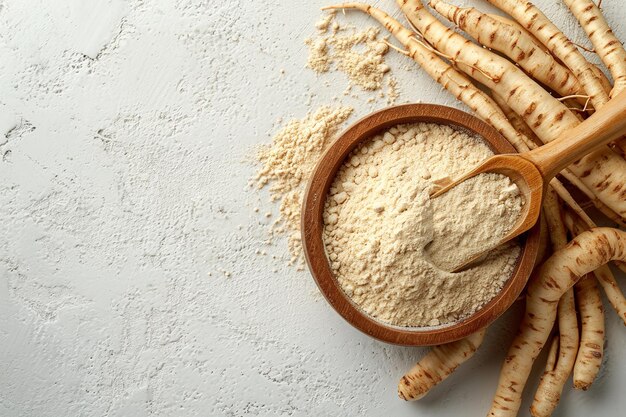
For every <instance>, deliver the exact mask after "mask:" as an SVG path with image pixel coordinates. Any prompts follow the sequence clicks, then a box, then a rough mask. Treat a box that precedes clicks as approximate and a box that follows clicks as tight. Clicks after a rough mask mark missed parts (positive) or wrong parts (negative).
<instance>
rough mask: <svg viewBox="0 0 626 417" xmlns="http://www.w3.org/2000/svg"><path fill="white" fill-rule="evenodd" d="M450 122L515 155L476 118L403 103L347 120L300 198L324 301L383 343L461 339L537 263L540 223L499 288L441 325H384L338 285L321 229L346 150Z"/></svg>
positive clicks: (503, 305)
mask: <svg viewBox="0 0 626 417" xmlns="http://www.w3.org/2000/svg"><path fill="white" fill-rule="evenodd" d="M419 122H423V123H437V124H446V125H452V126H453V127H455V128H456V129H461V130H466V131H469V132H470V133H473V134H475V135H478V136H479V137H481V138H482V139H484V141H485V142H486V143H487V145H488V146H489V147H490V148H491V150H492V151H493V152H494V153H517V151H516V150H515V148H514V147H513V145H511V144H510V143H509V141H507V140H506V139H505V138H504V137H503V136H502V135H500V133H499V132H498V131H497V130H496V129H495V128H493V127H491V126H490V125H488V124H487V123H485V122H483V121H482V120H480V119H478V118H477V117H475V116H473V115H471V114H469V113H466V112H464V111H462V110H458V109H455V108H452V107H448V106H442V105H438V104H425V103H418V104H402V105H397V106H392V107H387V108H384V109H382V110H378V111H376V112H373V113H370V114H368V115H367V116H365V117H363V118H361V119H359V120H357V121H356V122H354V123H353V124H351V125H350V126H349V127H348V128H347V129H346V130H344V131H343V133H342V134H341V135H340V136H339V137H338V138H337V139H336V140H335V141H334V142H333V143H332V144H331V145H330V146H329V147H328V149H327V150H326V151H325V152H324V154H323V156H322V158H321V159H320V160H319V161H318V163H317V165H316V167H315V169H314V171H313V175H312V176H311V178H310V180H309V182H308V185H307V188H306V191H305V194H304V198H303V202H302V212H301V233H302V247H303V251H304V255H305V259H306V262H307V264H308V267H309V270H310V271H311V275H313V278H314V280H315V282H316V284H317V286H318V288H319V289H320V291H321V293H322V294H323V295H324V298H325V299H326V301H328V303H329V304H330V305H331V306H332V307H333V308H334V309H335V311H337V312H338V313H339V314H340V315H341V316H342V317H343V318H344V319H345V320H346V321H347V322H348V323H350V324H351V325H352V326H353V327H355V328H357V329H358V330H360V331H362V332H363V333H365V334H367V335H369V336H371V337H374V338H375V339H378V340H381V341H383V342H387V343H391V344H396V345H404V346H429V345H436V344H442V343H449V342H453V341H455V340H459V339H462V338H464V337H466V336H469V335H470V334H472V333H474V332H476V331H478V330H480V329H482V328H484V327H486V326H488V325H489V324H491V323H492V322H493V321H494V320H496V319H497V318H498V317H500V316H501V315H502V314H503V313H504V312H505V311H506V310H507V309H508V308H509V307H510V306H511V305H512V304H513V303H514V302H515V300H516V299H517V298H518V297H519V295H520V294H521V293H522V291H523V289H524V287H525V285H526V283H527V281H528V279H529V277H530V275H531V273H532V270H533V268H534V266H535V261H536V259H537V256H538V253H539V246H540V222H539V221H537V223H536V224H535V226H533V228H531V229H530V230H529V231H528V232H526V233H525V234H523V235H522V236H521V237H520V240H521V242H520V244H521V248H522V251H521V253H520V255H519V256H518V259H517V263H516V265H515V269H514V271H513V273H512V274H511V276H510V277H509V279H508V280H507V281H506V282H505V283H504V285H503V287H502V289H501V290H500V291H499V292H498V294H497V295H496V296H494V297H493V298H492V299H491V300H490V301H489V302H488V303H487V304H485V305H484V306H483V307H482V308H480V309H479V310H477V311H476V312H475V313H473V314H472V315H471V316H468V317H467V318H465V319H463V320H461V321H459V322H457V323H454V324H452V325H449V326H445V327H413V328H412V327H400V326H394V325H391V324H385V323H383V322H382V321H378V320H376V319H375V318H373V317H371V316H369V315H368V314H367V313H365V312H364V311H362V310H361V309H360V308H359V307H358V306H357V305H356V304H355V303H354V302H353V301H352V300H351V299H350V298H349V297H348V295H347V294H346V293H345V292H344V291H343V290H342V289H341V287H340V285H339V282H338V281H337V279H335V276H334V274H333V273H332V271H331V268H330V265H329V263H328V258H327V256H326V251H325V247H324V242H323V237H322V231H323V226H324V224H323V219H322V215H323V211H324V203H325V200H326V195H327V194H328V191H329V189H330V186H331V184H332V182H333V180H334V178H335V175H336V173H337V171H338V170H339V168H340V167H341V165H342V164H343V162H344V160H345V158H346V157H347V156H348V154H349V153H350V152H351V151H352V150H353V149H354V148H356V147H357V146H358V145H359V144H360V143H362V142H363V141H365V140H368V139H371V138H372V137H373V136H374V135H375V134H377V133H378V132H380V131H382V130H384V129H388V128H391V127H392V126H395V125H399V124H404V123H419Z"/></svg>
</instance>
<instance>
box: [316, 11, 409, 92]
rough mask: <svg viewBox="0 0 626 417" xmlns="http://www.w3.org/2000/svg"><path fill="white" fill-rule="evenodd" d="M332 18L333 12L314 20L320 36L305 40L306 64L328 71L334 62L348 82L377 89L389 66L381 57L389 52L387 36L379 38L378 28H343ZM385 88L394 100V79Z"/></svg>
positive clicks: (380, 85)
mask: <svg viewBox="0 0 626 417" xmlns="http://www.w3.org/2000/svg"><path fill="white" fill-rule="evenodd" d="M334 17H335V14H334V13H332V14H329V15H328V16H325V17H324V18H323V19H322V20H320V21H319V22H317V23H316V25H315V26H316V27H317V28H318V30H319V31H320V32H321V34H320V36H318V37H316V38H314V39H312V38H311V39H307V40H305V43H306V45H307V46H308V47H309V58H308V61H307V66H308V67H309V68H311V69H312V70H314V71H316V72H318V73H323V72H328V71H330V70H331V68H332V66H333V64H335V66H336V69H338V70H339V71H342V72H344V73H345V74H346V75H347V76H348V78H349V79H350V83H351V85H358V86H360V87H361V88H362V89H364V90H368V91H374V90H380V89H381V88H382V87H383V79H384V78H385V74H386V73H388V72H389V69H390V68H389V66H388V65H387V64H386V63H385V60H384V56H385V55H386V54H387V52H389V46H388V44H387V43H386V41H387V38H381V37H380V29H379V28H376V27H369V28H367V29H365V30H362V31H356V30H355V29H349V28H345V27H342V26H341V25H339V23H338V22H336V21H334V20H333V19H334ZM329 27H332V32H331V33H328V28H329ZM389 78H391V76H389ZM388 87H389V89H390V93H391V95H390V96H389V97H390V98H389V99H390V100H395V99H396V98H397V94H398V93H397V91H396V90H395V80H394V84H393V85H391V84H389V83H388ZM391 97H393V98H391Z"/></svg>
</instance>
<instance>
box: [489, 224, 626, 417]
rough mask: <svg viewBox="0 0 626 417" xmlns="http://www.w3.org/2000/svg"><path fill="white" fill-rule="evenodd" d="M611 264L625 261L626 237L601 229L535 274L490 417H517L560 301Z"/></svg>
mask: <svg viewBox="0 0 626 417" xmlns="http://www.w3.org/2000/svg"><path fill="white" fill-rule="evenodd" d="M612 260H621V261H624V260H626V232H623V231H621V230H618V229H612V228H605V227H599V228H596V229H592V230H589V231H586V232H584V233H582V234H580V235H578V236H577V237H576V238H574V239H573V240H572V241H571V242H570V243H569V244H568V245H567V246H565V247H564V248H563V249H561V250H560V251H558V252H556V253H555V254H554V255H552V256H551V257H550V258H549V259H548V260H547V261H546V262H545V263H544V264H543V266H542V267H541V268H540V270H539V272H538V273H537V274H535V275H534V276H533V277H532V278H531V280H530V282H529V284H528V287H527V288H528V290H527V295H526V312H525V315H524V318H523V320H522V324H521V326H520V330H519V333H518V334H517V336H516V337H515V339H514V340H513V343H512V345H511V347H510V348H509V353H508V355H507V358H506V360H505V362H504V365H503V367H502V370H501V372H500V380H499V382H498V389H497V391H496V394H495V396H494V399H493V404H492V406H491V410H490V412H489V416H498V417H503V416H516V415H517V412H518V410H519V407H520V404H521V397H522V391H523V389H524V385H525V383H526V380H527V379H528V375H529V374H530V370H531V368H532V365H533V362H534V361H535V359H536V358H537V355H538V354H539V352H540V351H541V349H542V347H543V346H544V344H545V343H546V341H547V339H548V337H549V336H550V331H551V329H552V325H553V324H554V321H555V318H556V313H557V307H558V303H559V300H560V299H561V297H562V296H563V294H565V292H566V291H567V290H568V289H570V288H571V287H572V286H573V285H574V284H575V283H576V282H577V281H578V280H579V279H580V277H582V276H584V275H586V274H588V273H590V272H592V271H594V270H595V269H597V268H598V267H600V266H601V265H604V264H606V263H607V262H609V261H612Z"/></svg>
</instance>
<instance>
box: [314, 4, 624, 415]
mask: <svg viewBox="0 0 626 417" xmlns="http://www.w3.org/2000/svg"><path fill="white" fill-rule="evenodd" d="M488 1H489V2H490V3H491V4H493V5H494V6H496V7H497V8H499V9H500V10H501V11H503V12H504V13H505V14H507V15H508V16H509V17H502V16H499V15H491V14H487V13H483V12H481V11H479V10H477V9H475V8H471V7H470V8H461V7H457V6H455V5H452V4H449V3H446V2H444V1H441V0H430V2H429V4H428V5H429V6H430V7H431V8H432V9H434V10H435V11H436V13H438V14H439V15H440V18H442V19H446V20H448V21H450V22H452V24H453V25H454V26H456V28H457V29H460V30H462V31H464V32H465V33H466V34H467V35H468V38H470V39H472V40H470V39H468V38H466V37H464V36H462V35H461V34H460V33H459V32H458V31H456V30H454V29H452V28H450V27H449V26H448V25H446V24H444V23H443V22H442V20H440V18H438V17H436V16H435V15H434V14H433V12H431V11H430V9H428V8H427V7H426V5H425V4H424V3H423V2H422V1H421V0H397V4H398V6H399V7H400V9H401V10H402V12H403V13H404V16H405V17H406V19H407V21H408V23H409V25H410V29H409V28H408V27H407V26H405V25H403V24H402V23H400V22H399V21H397V20H396V19H394V18H392V17H391V16H390V15H388V14H387V13H385V12H384V11H382V10H380V9H377V8H374V7H371V6H369V5H367V4H363V3H345V4H338V5H333V6H328V7H326V8H325V9H344V10H350V9H354V10H359V11H361V12H364V13H367V14H369V15H370V16H371V17H372V18H374V19H376V20H377V21H378V22H380V23H381V24H382V25H383V26H384V27H385V28H386V29H387V30H388V31H389V32H390V33H391V34H392V35H393V37H395V39H396V40H397V41H398V42H399V44H400V46H394V49H396V50H397V51H398V52H400V53H402V54H404V55H406V56H407V57H408V58H410V59H412V60H413V61H415V62H416V63H417V64H418V65H419V66H420V67H421V68H422V69H423V70H424V71H426V72H427V73H428V74H429V75H430V76H431V77H432V78H433V79H434V80H435V81H436V82H438V83H439V84H441V85H442V86H443V87H444V88H445V89H446V90H448V91H449V92H450V93H452V94H453V95H454V96H455V97H456V98H457V99H458V100H459V101H461V102H463V103H464V104H466V105H467V106H468V107H470V108H471V109H472V110H473V111H474V112H475V113H476V115H477V116H478V117H480V118H481V119H483V120H484V121H486V122H487V123H489V124H490V125H492V126H493V127H494V128H496V129H497V130H498V131H499V132H500V133H501V134H502V135H503V136H504V137H505V138H507V139H508V140H509V141H510V142H511V143H512V144H513V145H514V146H515V147H516V148H517V150H518V151H519V152H525V151H528V150H530V149H534V148H536V147H538V146H541V145H542V144H545V143H547V142H549V141H552V140H554V139H555V138H557V137H559V136H560V135H561V134H563V133H564V132H566V131H567V130H568V129H571V128H573V127H575V126H576V125H578V124H579V123H581V121H583V120H584V119H585V118H587V117H589V116H590V115H591V114H593V112H594V111H595V110H596V109H600V108H602V106H605V105H610V102H611V98H612V97H615V96H617V95H618V94H622V93H623V94H626V92H623V90H626V51H625V50H624V47H623V46H622V43H621V42H620V41H619V39H617V38H616V36H615V35H614V34H613V32H612V30H611V28H610V26H609V24H608V23H607V20H606V19H605V17H604V16H603V14H602V10H601V5H600V4H596V3H594V2H592V0H562V1H563V2H564V3H565V4H566V5H567V7H568V8H569V9H570V11H571V12H572V14H573V15H574V16H575V17H576V19H577V20H578V22H579V23H580V25H581V26H582V28H583V29H584V30H585V32H586V33H587V35H588V37H589V40H590V41H591V44H592V45H593V50H592V52H594V53H595V54H597V56H598V57H599V58H600V59H601V61H602V62H603V64H604V65H605V66H606V69H607V70H608V72H609V73H610V75H611V78H612V82H611V81H610V80H609V79H608V78H607V77H606V76H605V75H604V73H603V72H602V71H601V70H600V69H599V68H598V67H597V66H596V65H594V64H593V63H591V62H589V61H588V60H587V59H586V58H585V56H584V55H583V54H582V53H581V51H580V49H582V47H581V46H579V45H576V44H575V43H573V42H572V41H571V40H570V39H568V38H567V37H566V36H565V35H564V34H563V33H562V32H561V31H560V29H559V28H558V27H557V26H556V25H554V24H553V23H552V22H551V21H550V20H549V19H548V18H547V17H546V16H545V15H544V14H543V13H542V11H541V10H539V9H538V8H537V7H536V6H534V5H533V4H532V3H530V2H528V1H525V0H488ZM625 135H626V132H625ZM625 155H626V138H621V139H619V140H617V141H615V142H614V143H612V144H610V145H609V146H605V147H603V148H602V149H599V150H597V151H595V152H593V153H591V154H589V155H587V156H585V157H584V158H582V159H580V160H579V161H576V162H575V163H573V164H572V165H570V166H569V167H567V168H566V169H565V170H563V171H562V172H561V173H560V174H559V175H558V176H557V178H555V179H554V180H552V181H551V182H550V187H549V190H548V193H547V196H546V200H545V203H544V206H543V216H542V218H543V221H544V223H545V231H546V233H545V236H546V237H547V238H546V245H545V247H546V256H545V257H544V259H545V258H547V260H546V261H545V262H543V264H541V265H538V266H537V267H536V269H535V271H534V273H533V275H532V277H531V279H530V280H529V282H528V285H527V287H526V290H525V303H526V311H525V314H524V317H523V319H522V321H521V324H520V327H519V331H518V333H517V335H516V337H515V339H514V340H513V342H512V344H511V346H510V348H509V352H508V354H507V356H506V359H505V361H504V364H503V366H502V371H501V373H500V380H499V382H498V387H497V390H496V393H495V395H494V398H493V403H492V406H491V410H490V411H489V414H488V415H489V416H516V415H517V414H518V411H519V408H520V404H521V400H522V391H523V390H524V386H525V384H526V381H527V379H528V376H529V374H530V372H531V369H532V367H533V365H534V363H535V361H536V359H537V357H538V356H539V353H540V352H541V351H542V349H544V348H545V349H547V350H548V354H547V362H546V364H545V371H544V373H543V375H542V378H541V381H540V382H539V385H538V387H537V389H536V391H535V397H534V401H533V403H532V406H531V410H530V412H531V414H532V415H533V416H549V415H551V414H552V412H553V411H554V410H555V408H556V407H557V405H558V403H559V399H560V397H561V393H562V390H563V387H564V385H565V383H566V382H567V380H568V379H569V378H570V376H571V377H572V378H573V386H574V388H575V389H580V390H586V389H588V388H589V387H590V386H591V384H592V383H593V381H594V380H595V378H596V376H597V375H598V371H599V369H600V366H601V364H602V358H603V349H604V337H605V334H604V319H605V318H604V310H603V307H602V299H601V296H602V295H601V292H604V294H605V296H606V297H607V299H608V301H609V302H610V304H611V306H612V307H613V309H614V310H615V312H616V313H617V314H618V315H619V317H620V318H621V319H622V320H623V321H624V323H625V324H626V299H625V298H624V295H623V293H622V292H621V291H620V289H619V287H618V285H617V283H616V281H615V278H614V276H613V274H612V272H611V269H610V268H609V267H608V265H607V264H608V263H610V262H613V263H614V264H615V266H617V267H618V268H620V269H622V270H626V267H625V265H626V264H624V262H626V232H624V231H622V230H620V227H622V228H623V227H624V226H625V225H626V159H625ZM570 193H572V194H574V195H575V197H576V198H575V197H573V196H572V195H571V194H570ZM592 205H593V206H595V208H597V210H599V211H600V212H601V213H602V214H604V215H605V216H606V217H607V218H608V219H610V220H611V221H612V222H614V223H615V227H613V228H611V227H597V226H596V225H595V224H594V222H593V221H592V220H591V219H590V218H589V216H588V215H587V213H586V212H585V210H584V209H583V208H582V207H581V206H583V207H585V206H588V207H591V206H592ZM485 332H486V329H483V330H482V331H480V332H478V333H475V334H473V335H470V336H469V337H467V338H465V339H462V340H459V341H457V342H454V343H450V344H447V345H441V346H436V347H434V348H433V349H432V350H431V351H430V352H429V353H428V354H427V355H426V356H425V357H424V358H423V359H422V360H421V361H420V362H419V363H418V364H417V365H415V366H414V367H413V369H411V370H410V371H409V372H408V373H407V374H406V375H405V376H403V377H402V379H401V380H400V383H399V385H398V393H399V395H400V397H401V398H403V399H405V400H417V399H419V398H421V397H423V396H424V395H426V394H427V393H428V391H429V390H430V389H431V388H432V387H434V386H435V385H436V384H438V383H440V382H441V381H443V380H444V379H445V378H446V377H448V376H449V375H450V374H451V373H452V372H453V371H454V370H455V369H456V368H457V367H458V366H459V365H461V364H462V363H463V362H465V361H466V360H468V359H469V358H470V357H472V355H473V354H474V352H476V350H477V349H478V348H479V347H480V344H481V342H482V340H483V338H484V335H485Z"/></svg>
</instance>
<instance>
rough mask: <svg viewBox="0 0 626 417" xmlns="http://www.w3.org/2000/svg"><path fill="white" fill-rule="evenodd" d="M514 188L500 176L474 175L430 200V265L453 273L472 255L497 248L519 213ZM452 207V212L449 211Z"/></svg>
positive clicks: (517, 197) (491, 174)
mask: <svg viewBox="0 0 626 417" xmlns="http://www.w3.org/2000/svg"><path fill="white" fill-rule="evenodd" d="M522 205H523V198H522V196H521V194H520V190H519V188H518V187H517V185H516V184H515V183H514V182H512V181H511V179H510V178H509V177H507V176H506V175H502V174H493V173H485V174H480V175H477V176H475V177H473V178H470V179H468V180H467V181H464V182H462V183H461V184H459V185H457V186H455V187H454V188H452V189H450V190H449V191H448V192H446V193H445V194H442V195H441V196H439V197H438V198H435V199H433V200H432V206H433V213H434V217H433V223H434V224H433V227H434V238H433V241H432V242H431V243H430V245H428V247H427V248H426V252H427V254H428V257H429V258H430V260H431V262H432V263H433V264H435V265H437V266H438V267H440V268H442V269H444V270H446V271H454V270H455V269H456V268H458V267H460V266H462V265H463V264H464V263H465V262H466V261H468V260H469V259H471V258H472V257H473V256H475V255H477V254H480V253H481V252H484V251H486V250H489V249H493V248H494V247H495V246H497V244H498V242H499V241H500V240H501V239H502V238H504V237H505V236H506V234H507V233H508V232H510V231H511V230H513V226H514V225H515V222H516V221H517V220H518V218H519V216H520V213H521V212H522ZM450 208H452V209H450Z"/></svg>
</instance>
